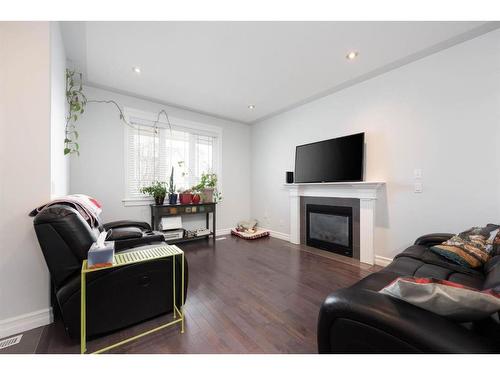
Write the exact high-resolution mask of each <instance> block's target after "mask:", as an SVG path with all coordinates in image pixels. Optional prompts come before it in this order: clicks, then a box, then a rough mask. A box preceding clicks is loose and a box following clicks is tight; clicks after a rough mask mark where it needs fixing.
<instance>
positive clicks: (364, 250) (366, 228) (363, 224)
mask: <svg viewBox="0 0 500 375" xmlns="http://www.w3.org/2000/svg"><path fill="white" fill-rule="evenodd" d="M383 185H384V182H368V181H367V182H365V181H362V182H323V183H297V184H285V187H286V188H287V189H289V192H290V242H291V243H294V244H300V197H332V198H357V199H359V211H360V212H359V237H360V238H359V250H360V259H359V260H360V261H361V262H363V263H367V264H374V262H375V252H374V249H373V233H374V226H375V201H376V199H377V191H378V189H379V188H380V187H381V186H383Z"/></svg>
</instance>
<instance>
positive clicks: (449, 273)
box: [353, 245, 500, 291]
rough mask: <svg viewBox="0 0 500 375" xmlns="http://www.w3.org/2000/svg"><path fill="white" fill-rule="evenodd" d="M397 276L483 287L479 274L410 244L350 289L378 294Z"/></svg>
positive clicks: (422, 247)
mask: <svg viewBox="0 0 500 375" xmlns="http://www.w3.org/2000/svg"><path fill="white" fill-rule="evenodd" d="M499 258H500V257H499ZM499 271H500V266H499ZM401 276H403V277H404V276H411V277H427V278H435V279H440V280H449V281H452V282H455V283H459V284H462V285H465V286H468V287H470V288H475V289H482V287H483V284H484V275H483V273H482V272H479V271H478V270H473V269H470V268H465V267H460V266H459V265H457V264H454V263H452V262H450V261H447V260H446V259H443V258H442V257H440V256H439V255H437V254H434V253H433V252H431V251H430V250H429V248H428V247H426V246H420V245H413V246H410V247H409V248H408V249H406V250H405V251H403V252H402V253H401V254H399V255H397V256H396V257H395V258H394V260H393V261H392V263H391V264H389V265H388V266H387V267H386V268H384V269H383V270H381V271H379V272H377V273H373V274H371V275H369V276H367V277H365V278H364V279H363V280H361V281H359V282H357V283H356V284H354V285H353V287H354V288H361V289H368V290H373V291H379V290H380V289H382V288H383V287H384V286H386V285H387V284H389V283H391V282H392V281H394V280H396V279H397V278H398V277H401ZM499 277H500V276H499Z"/></svg>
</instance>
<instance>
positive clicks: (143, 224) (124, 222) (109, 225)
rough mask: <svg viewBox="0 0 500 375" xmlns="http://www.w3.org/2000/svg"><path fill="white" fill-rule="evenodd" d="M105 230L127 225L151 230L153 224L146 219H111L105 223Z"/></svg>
mask: <svg viewBox="0 0 500 375" xmlns="http://www.w3.org/2000/svg"><path fill="white" fill-rule="evenodd" d="M103 227H104V230H109V229H116V228H125V227H136V228H140V229H143V230H151V226H150V225H149V224H148V223H146V222H145V221H134V220H118V221H111V222H109V223H106V224H104V225H103Z"/></svg>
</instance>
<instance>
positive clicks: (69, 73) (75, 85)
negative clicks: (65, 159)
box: [64, 69, 87, 155]
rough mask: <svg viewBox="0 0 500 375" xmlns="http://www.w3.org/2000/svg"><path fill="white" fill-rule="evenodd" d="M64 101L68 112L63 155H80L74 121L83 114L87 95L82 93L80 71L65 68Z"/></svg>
mask: <svg viewBox="0 0 500 375" xmlns="http://www.w3.org/2000/svg"><path fill="white" fill-rule="evenodd" d="M66 101H67V102H68V114H67V116H66V128H65V132H66V134H65V137H64V155H68V154H73V153H76V154H77V155H80V145H79V144H78V131H77V130H76V121H77V120H78V118H79V117H80V116H81V115H82V114H83V112H84V111H85V106H86V105H87V97H86V96H85V94H84V93H83V86H82V73H77V72H75V71H74V70H69V69H66Z"/></svg>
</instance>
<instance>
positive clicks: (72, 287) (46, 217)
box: [34, 205, 188, 338]
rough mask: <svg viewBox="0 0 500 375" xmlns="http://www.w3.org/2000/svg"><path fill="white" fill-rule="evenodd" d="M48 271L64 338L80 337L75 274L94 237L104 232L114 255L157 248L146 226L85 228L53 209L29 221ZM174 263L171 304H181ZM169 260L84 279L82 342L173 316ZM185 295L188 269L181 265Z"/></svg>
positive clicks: (158, 239)
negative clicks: (84, 332)
mask: <svg viewBox="0 0 500 375" xmlns="http://www.w3.org/2000/svg"><path fill="white" fill-rule="evenodd" d="M34 227H35V231H36V235H37V237H38V241H39V243H40V247H41V249H42V252H43V255H44V257H45V261H46V263H47V266H48V268H49V271H50V275H51V280H52V286H53V295H54V296H55V301H53V303H54V304H56V306H53V307H54V308H57V307H58V308H59V311H60V313H61V315H62V318H63V321H64V325H65V327H66V330H67V332H68V333H69V335H70V336H71V337H73V338H79V337H80V270H81V266H82V261H83V260H84V259H86V258H87V252H88V250H89V248H90V246H91V244H92V243H93V242H94V241H95V240H96V239H97V236H98V235H99V233H100V231H102V230H110V229H111V231H110V238H109V240H114V241H115V251H116V252H122V251H130V250H136V249H137V248H139V247H147V246H151V245H158V244H161V243H163V239H164V238H163V236H162V235H161V234H159V233H157V232H152V231H151V228H150V226H149V224H148V223H144V222H134V221H126V220H125V221H116V222H112V223H107V224H104V225H103V226H102V227H100V228H94V229H93V228H91V227H90V225H89V224H88V223H87V222H86V221H85V220H84V219H83V217H82V216H81V215H80V214H79V213H78V211H77V210H75V209H74V208H72V207H69V206H66V205H53V206H50V207H47V208H45V209H43V210H42V211H41V212H40V213H38V214H37V215H36V217H35V219H34ZM175 261H176V267H177V268H176V271H177V270H178V271H177V272H176V289H177V290H176V293H177V294H176V300H177V301H180V300H181V289H180V285H181V282H180V281H181V279H180V277H181V276H180V275H181V272H180V269H181V260H180V257H177V259H176V260H175ZM172 268H173V267H172V258H165V259H159V260H155V261H151V262H146V263H138V264H134V265H129V266H124V267H118V268H113V269H109V270H103V271H101V272H95V273H90V274H88V275H87V336H89V337H92V336H97V335H102V334H105V333H108V332H111V331H115V330H118V329H121V328H124V327H127V326H130V325H133V324H135V323H138V322H141V321H144V320H147V319H150V318H153V317H155V316H158V315H161V314H165V313H169V312H172V311H173V302H172V300H173V295H172ZM184 274H185V283H184V285H185V293H184V296H186V295H187V284H188V267H187V262H186V261H185V264H184Z"/></svg>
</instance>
